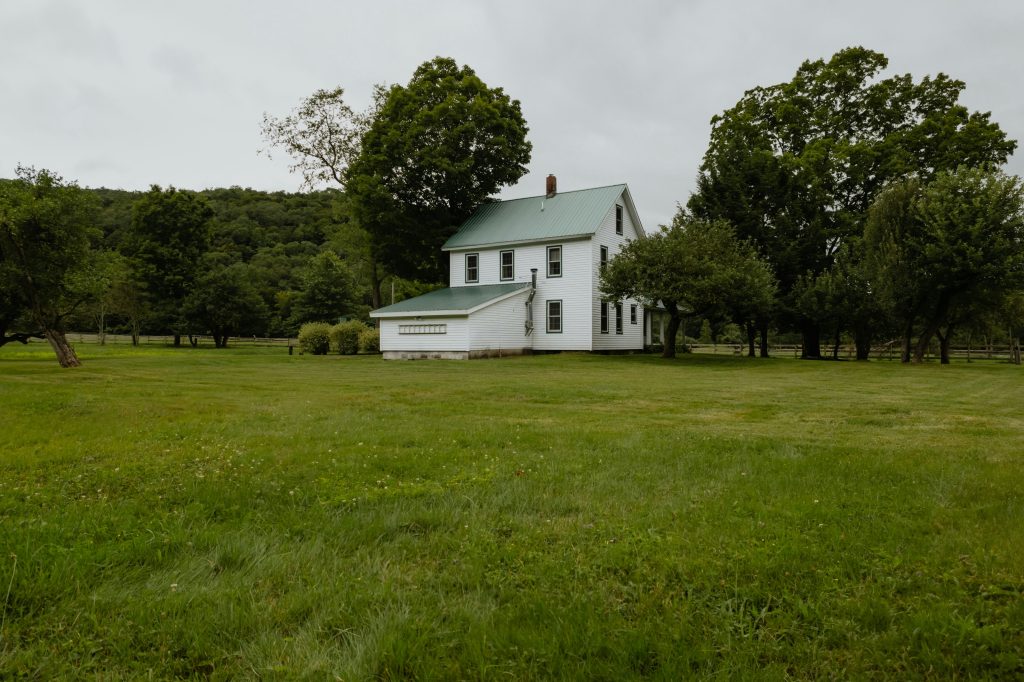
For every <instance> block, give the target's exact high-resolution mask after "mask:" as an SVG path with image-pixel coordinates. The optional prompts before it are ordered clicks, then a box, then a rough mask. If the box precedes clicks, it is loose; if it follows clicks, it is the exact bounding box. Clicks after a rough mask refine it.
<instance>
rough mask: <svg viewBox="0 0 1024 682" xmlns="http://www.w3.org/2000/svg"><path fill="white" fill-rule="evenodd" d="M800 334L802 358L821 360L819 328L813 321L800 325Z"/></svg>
mask: <svg viewBox="0 0 1024 682" xmlns="http://www.w3.org/2000/svg"><path fill="white" fill-rule="evenodd" d="M800 336H801V337H803V352H802V353H801V354H800V359H802V360H821V330H820V329H819V328H818V325H817V324H816V323H814V322H804V323H803V325H801V329H800Z"/></svg>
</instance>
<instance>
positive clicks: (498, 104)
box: [346, 57, 531, 281]
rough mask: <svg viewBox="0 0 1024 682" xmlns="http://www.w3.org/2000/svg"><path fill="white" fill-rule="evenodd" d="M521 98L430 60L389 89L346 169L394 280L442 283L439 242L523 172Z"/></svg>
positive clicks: (354, 199) (449, 62)
mask: <svg viewBox="0 0 1024 682" xmlns="http://www.w3.org/2000/svg"><path fill="white" fill-rule="evenodd" d="M527 130H528V128H527V125H526V121H525V120H524V119H523V115H522V111H521V109H520V106H519V101H518V100H514V99H511V98H510V97H509V96H508V95H507V94H505V92H504V90H503V89H502V88H500V87H498V88H492V87H488V86H487V84H486V83H484V82H483V81H482V80H481V79H480V77H479V76H477V75H476V73H475V72H474V71H473V69H471V68H470V67H468V66H459V65H458V64H457V63H456V62H455V60H453V59H448V58H443V57H437V58H435V59H432V60H430V61H428V62H425V63H424V64H422V65H420V67H419V68H417V69H416V71H415V73H414V74H413V76H412V79H411V80H410V81H409V83H408V84H407V85H404V86H402V85H394V86H391V87H390V88H389V89H388V90H387V91H386V96H385V97H384V99H383V102H382V104H381V107H380V110H379V111H378V112H377V114H376V116H375V117H374V118H373V121H372V122H371V123H370V126H369V129H368V130H367V131H366V134H365V135H364V136H363V138H362V147H361V149H360V152H359V155H358V156H357V157H356V158H355V159H354V160H353V162H352V163H351V165H350V166H349V168H348V172H347V174H346V179H347V188H348V193H349V197H350V200H351V203H352V211H353V214H354V216H355V218H356V220H357V222H358V223H359V224H360V225H361V226H362V227H363V228H364V229H366V230H367V231H368V232H369V233H370V238H371V248H372V249H373V252H374V253H375V255H376V256H377V258H378V259H379V260H380V261H381V262H382V263H383V264H384V265H385V266H386V267H387V268H388V270H389V271H390V272H391V273H393V274H395V275H398V276H400V277H405V278H408V279H421V280H424V281H439V280H441V279H442V278H443V276H444V274H445V272H446V271H447V263H446V261H445V260H444V258H442V254H441V250H440V247H441V245H442V244H443V243H444V241H445V240H446V239H447V238H448V237H449V236H451V235H452V234H453V233H454V232H455V230H456V229H457V228H458V226H459V225H460V224H461V223H462V222H463V221H464V220H466V218H468V217H469V215H470V214H471V213H472V212H473V210H474V209H475V208H476V207H477V206H478V205H479V204H480V203H482V202H483V201H484V200H485V199H487V197H489V196H490V195H491V194H493V193H494V192H496V191H497V190H498V189H499V188H501V187H502V186H504V185H509V184H512V183H515V182H516V181H517V180H518V179H519V178H520V177H522V176H523V174H524V173H525V172H526V164H527V163H528V162H529V160H530V151H531V145H530V143H529V142H528V141H527V139H526V134H527Z"/></svg>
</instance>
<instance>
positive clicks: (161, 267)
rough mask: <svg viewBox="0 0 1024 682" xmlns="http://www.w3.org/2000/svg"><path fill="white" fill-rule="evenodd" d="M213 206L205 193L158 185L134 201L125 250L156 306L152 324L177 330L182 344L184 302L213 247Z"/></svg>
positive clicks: (176, 336) (152, 307)
mask: <svg viewBox="0 0 1024 682" xmlns="http://www.w3.org/2000/svg"><path fill="white" fill-rule="evenodd" d="M212 217H213V210H212V209H211V208H210V206H209V204H208V203H207V201H206V199H204V198H203V197H201V196H199V195H197V194H195V193H194V192H186V191H182V190H178V189H175V188H174V187H170V188H168V189H166V190H164V189H161V188H160V187H159V186H157V185H154V186H153V187H152V188H151V189H150V190H149V191H148V192H147V193H146V194H144V195H142V197H141V198H140V199H139V200H138V201H136V202H135V205H134V207H133V209H132V223H131V228H130V230H129V232H128V234H127V235H126V236H125V239H124V245H123V247H122V252H123V253H124V254H125V255H126V256H127V257H128V258H129V260H130V262H131V264H132V267H133V270H134V272H135V277H136V278H137V280H138V282H139V284H140V289H141V290H142V291H143V292H145V295H146V296H147V298H148V301H149V307H150V311H151V321H150V324H151V326H153V327H155V328H158V329H161V330H162V331H171V332H172V333H173V334H174V345H175V346H180V345H181V334H182V332H183V331H184V326H185V318H184V316H183V314H182V305H183V303H184V301H185V297H186V296H187V295H188V293H189V290H190V289H191V287H192V286H193V284H194V282H195V279H196V277H197V275H198V274H199V264H200V262H201V259H202V257H203V255H204V254H205V253H206V252H207V250H208V249H209V247H210V220H211V218H212Z"/></svg>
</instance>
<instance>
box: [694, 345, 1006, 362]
mask: <svg viewBox="0 0 1024 682" xmlns="http://www.w3.org/2000/svg"><path fill="white" fill-rule="evenodd" d="M689 347H690V350H692V351H693V352H695V353H711V354H713V355H746V354H747V346H746V345H744V344H738V343H718V344H714V343H691V344H690V345H689ZM755 350H757V348H755ZM802 352H803V346H802V345H800V344H798V343H796V344H785V343H782V344H772V345H770V346H769V347H768V354H769V355H777V356H787V357H790V356H791V357H794V358H799V357H800V355H801V353H802ZM821 355H822V357H826V358H831V357H832V346H825V345H822V347H821ZM855 357H857V347H856V346H854V345H853V344H852V343H851V344H843V345H841V346H839V358H840V359H843V360H852V359H853V358H855ZM870 357H871V358H872V359H874V360H895V361H897V362H898V361H899V359H900V345H899V344H898V343H888V344H880V345H877V346H872V347H871V355H870ZM938 358H939V354H938V352H931V351H929V352H928V353H927V354H926V355H925V359H926V360H938ZM949 358H950V360H965V361H971V360H1003V361H1007V362H1009V361H1011V360H1012V359H1013V352H1012V351H1011V350H1010V348H1009V346H1004V347H993V346H987V347H981V348H976V347H972V348H968V347H966V346H958V347H951V348H950V349H949Z"/></svg>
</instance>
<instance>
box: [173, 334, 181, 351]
mask: <svg viewBox="0 0 1024 682" xmlns="http://www.w3.org/2000/svg"><path fill="white" fill-rule="evenodd" d="M174 347H175V348H181V334H175V335H174Z"/></svg>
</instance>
